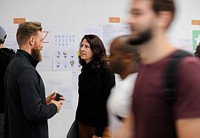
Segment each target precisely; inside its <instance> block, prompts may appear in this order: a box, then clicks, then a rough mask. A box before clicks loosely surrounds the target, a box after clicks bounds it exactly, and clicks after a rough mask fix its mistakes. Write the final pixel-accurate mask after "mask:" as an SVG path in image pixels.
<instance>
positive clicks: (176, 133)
mask: <svg viewBox="0 0 200 138" xmlns="http://www.w3.org/2000/svg"><path fill="white" fill-rule="evenodd" d="M130 13H131V16H130V18H129V19H128V20H127V22H128V24H129V25H130V26H131V31H132V38H131V40H130V43H131V44H132V45H133V46H137V48H138V49H139V52H140V53H142V56H141V64H140V68H139V72H138V77H137V80H136V83H135V88H134V93H133V100H132V109H131V111H130V114H129V116H128V118H127V119H126V120H125V125H124V126H122V127H121V129H119V131H117V133H116V135H115V138H200V131H199V130H200V112H199V111H200V104H199V101H200V85H199V82H200V72H199V71H200V63H199V60H198V59H197V58H195V57H192V56H188V57H184V58H183V59H182V60H181V62H180V64H179V65H178V69H177V74H176V76H177V78H176V81H175V82H176V85H175V86H176V89H175V96H176V97H175V100H174V103H173V104H172V105H171V106H170V105H169V103H168V101H167V99H166V95H165V92H164V91H165V83H164V82H165V80H164V74H165V70H166V67H167V65H168V63H169V62H168V61H170V60H171V57H173V55H174V54H176V53H177V52H180V51H179V50H178V49H176V48H175V47H174V46H172V45H171V44H170V43H169V41H168V40H167V36H166V31H167V29H168V27H169V26H170V24H171V22H172V20H173V18H174V14H175V4H174V1H173V0H133V1H132V4H131V10H130Z"/></svg>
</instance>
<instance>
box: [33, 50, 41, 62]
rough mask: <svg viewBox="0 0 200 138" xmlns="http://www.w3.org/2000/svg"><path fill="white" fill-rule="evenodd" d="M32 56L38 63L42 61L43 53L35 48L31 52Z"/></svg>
mask: <svg viewBox="0 0 200 138" xmlns="http://www.w3.org/2000/svg"><path fill="white" fill-rule="evenodd" d="M31 55H32V56H33V57H34V58H36V59H37V60H38V61H42V55H41V52H40V50H38V49H36V48H34V49H33V50H32V52H31Z"/></svg>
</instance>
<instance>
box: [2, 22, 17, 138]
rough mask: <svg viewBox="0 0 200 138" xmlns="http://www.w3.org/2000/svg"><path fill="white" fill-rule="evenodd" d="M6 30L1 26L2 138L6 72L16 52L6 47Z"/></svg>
mask: <svg viewBox="0 0 200 138" xmlns="http://www.w3.org/2000/svg"><path fill="white" fill-rule="evenodd" d="M6 36H7V35H6V32H5V30H4V29H3V28H2V27H1V26H0V94H1V96H0V138H2V137H3V126H4V112H5V111H4V110H5V92H4V74H5V71H6V68H7V66H8V63H9V62H10V60H11V59H12V57H13V56H14V54H15V52H14V50H13V49H9V48H6V47H4V42H5V39H6Z"/></svg>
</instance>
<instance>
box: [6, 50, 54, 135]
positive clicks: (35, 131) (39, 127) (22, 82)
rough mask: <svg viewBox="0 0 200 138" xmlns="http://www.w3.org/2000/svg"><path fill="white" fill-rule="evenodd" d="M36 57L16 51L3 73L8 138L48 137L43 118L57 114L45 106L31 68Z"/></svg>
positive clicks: (39, 80)
mask: <svg viewBox="0 0 200 138" xmlns="http://www.w3.org/2000/svg"><path fill="white" fill-rule="evenodd" d="M37 64H38V60H36V59H35V58H34V57H32V56H31V55H30V54H29V53H27V52H25V51H22V50H18V51H17V53H16V55H15V57H14V58H13V59H12V60H11V62H10V64H9V65H8V67H7V70H6V73H5V92H6V109H5V130H6V132H5V135H6V137H9V138H48V137H49V136H48V125H47V119H49V118H51V117H52V116H53V115H55V114H56V113H57V107H56V105H55V104H49V105H46V100H45V88H44V84H43V81H42V78H41V77H40V75H39V74H38V72H37V71H36V69H35V67H36V65H37Z"/></svg>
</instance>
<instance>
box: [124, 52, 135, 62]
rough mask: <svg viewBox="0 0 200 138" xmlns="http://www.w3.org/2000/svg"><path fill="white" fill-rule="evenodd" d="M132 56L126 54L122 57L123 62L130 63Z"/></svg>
mask: <svg viewBox="0 0 200 138" xmlns="http://www.w3.org/2000/svg"><path fill="white" fill-rule="evenodd" d="M132 58H133V54H132V53H126V54H124V55H123V62H125V63H130V62H132Z"/></svg>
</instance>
